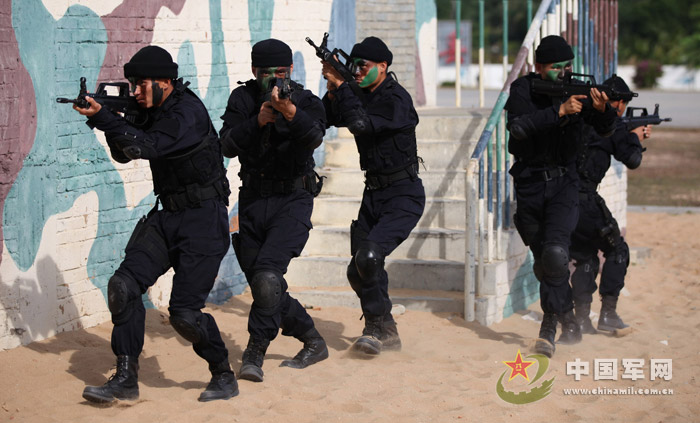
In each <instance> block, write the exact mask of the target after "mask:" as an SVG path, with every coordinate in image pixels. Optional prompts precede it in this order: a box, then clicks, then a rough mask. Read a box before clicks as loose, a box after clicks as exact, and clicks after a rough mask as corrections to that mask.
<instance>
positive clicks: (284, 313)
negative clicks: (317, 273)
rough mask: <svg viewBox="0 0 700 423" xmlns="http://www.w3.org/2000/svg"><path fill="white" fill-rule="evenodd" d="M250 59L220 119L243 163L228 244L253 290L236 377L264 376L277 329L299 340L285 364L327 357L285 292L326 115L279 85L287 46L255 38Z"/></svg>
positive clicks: (306, 97) (313, 187)
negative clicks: (247, 73)
mask: <svg viewBox="0 0 700 423" xmlns="http://www.w3.org/2000/svg"><path fill="white" fill-rule="evenodd" d="M251 58H252V71H253V75H255V79H251V80H249V81H247V82H246V83H245V84H244V85H242V86H240V87H238V88H236V89H235V90H233V92H232V93H231V96H230V97H229V100H228V105H227V106H226V112H225V113H224V115H223V116H222V117H221V118H222V119H223V120H224V125H223V128H222V129H221V143H222V148H223V152H224V155H225V156H226V157H236V156H238V160H239V161H240V163H241V171H240V173H239V176H240V177H241V182H242V186H241V189H240V193H239V197H238V213H239V223H240V231H239V233H236V234H234V235H233V246H234V249H235V251H236V256H237V257H238V262H239V263H240V265H241V269H243V272H244V273H245V275H246V279H247V280H248V284H249V285H250V288H251V291H252V294H253V304H252V306H251V308H250V315H249V317H248V332H249V333H250V339H249V341H248V345H247V347H246V349H245V351H244V352H243V360H242V361H243V363H242V365H241V370H240V372H239V378H241V379H247V380H251V381H255V382H262V380H263V370H262V365H263V359H264V357H265V353H266V351H267V347H268V345H269V344H270V341H272V340H273V339H275V337H276V336H277V333H278V332H279V330H280V328H281V329H282V335H286V336H293V337H295V338H297V339H298V340H300V341H301V342H303V343H304V347H303V348H302V349H301V351H299V353H298V354H297V355H296V356H295V357H294V358H293V359H291V360H286V361H283V362H282V366H287V367H293V368H298V369H303V368H305V367H306V366H309V365H311V364H314V363H317V362H319V361H321V360H324V359H326V358H327V357H328V348H327V347H326V343H325V341H324V340H323V338H322V337H321V335H320V334H319V333H318V331H317V330H316V328H315V327H314V322H313V320H311V316H309V314H308V313H307V312H306V310H305V309H304V307H303V306H302V305H301V304H300V303H299V301H297V300H296V299H294V298H292V297H291V296H290V295H289V293H288V292H287V282H286V281H285V280H284V274H285V273H287V266H288V265H289V262H290V261H291V259H292V258H294V257H298V256H299V254H300V253H301V251H302V249H303V248H304V245H305V244H306V241H307V240H308V239H309V230H310V229H311V212H312V210H313V199H314V196H315V195H317V194H318V193H319V192H320V188H321V187H320V183H319V182H320V181H318V180H317V175H316V173H315V172H314V159H313V151H314V149H315V148H316V147H318V146H319V145H321V142H322V140H323V135H324V134H325V131H326V128H325V124H326V122H325V121H326V119H325V113H324V110H323V104H322V103H321V100H320V99H319V98H318V97H316V96H315V95H313V94H312V93H311V91H309V90H305V89H304V87H303V86H301V85H300V84H297V83H296V82H294V81H289V84H290V87H291V91H292V92H291V95H288V93H287V92H286V91H288V90H287V89H286V88H284V87H283V86H282V85H283V84H282V83H283V82H284V80H285V79H286V78H288V76H289V75H290V74H291V72H292V69H293V67H294V65H293V63H292V50H291V49H290V48H289V46H287V44H285V43H283V42H282V41H279V40H275V39H268V40H264V41H260V42H258V43H256V44H255V45H254V46H253V49H252V52H251ZM278 83H279V84H278ZM275 85H280V86H275ZM271 86H274V88H272V90H271V91H270V90H269V88H270V87H271ZM281 88H284V89H281Z"/></svg>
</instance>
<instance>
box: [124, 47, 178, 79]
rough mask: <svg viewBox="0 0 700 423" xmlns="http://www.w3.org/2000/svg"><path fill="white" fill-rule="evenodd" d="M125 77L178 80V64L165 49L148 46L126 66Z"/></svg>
mask: <svg viewBox="0 0 700 423" xmlns="http://www.w3.org/2000/svg"><path fill="white" fill-rule="evenodd" d="M124 77H125V78H127V79H128V78H131V77H141V78H149V77H150V78H168V79H176V78H177V63H175V62H173V57H172V56H171V55H170V53H168V52H167V51H166V50H165V49H164V48H162V47H158V46H146V47H144V48H142V49H141V50H139V51H138V52H136V54H134V56H133V57H132V58H131V60H129V62H128V63H126V64H124Z"/></svg>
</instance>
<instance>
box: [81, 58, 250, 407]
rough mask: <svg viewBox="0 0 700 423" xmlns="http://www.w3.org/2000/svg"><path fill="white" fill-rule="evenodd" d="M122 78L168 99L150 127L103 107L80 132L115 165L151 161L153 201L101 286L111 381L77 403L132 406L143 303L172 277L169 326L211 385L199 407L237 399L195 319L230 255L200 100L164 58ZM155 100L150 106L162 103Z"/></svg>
mask: <svg viewBox="0 0 700 423" xmlns="http://www.w3.org/2000/svg"><path fill="white" fill-rule="evenodd" d="M124 74H125V76H126V77H127V78H139V79H143V80H146V81H147V83H149V84H150V83H153V84H154V92H155V91H157V90H158V88H155V84H156V83H155V82H151V81H150V79H151V78H155V77H164V78H168V79H170V78H172V80H171V81H172V83H173V91H172V92H171V93H170V94H169V95H168V96H167V97H166V98H165V100H164V101H163V103H162V104H161V105H160V106H154V107H151V108H149V109H148V110H147V115H148V120H147V122H146V123H145V124H144V125H142V126H139V127H136V126H134V125H132V124H130V123H129V122H127V121H126V120H124V119H123V118H122V117H119V116H117V115H115V114H113V113H111V112H110V111H109V110H107V108H106V107H103V108H102V109H100V111H99V112H98V113H97V114H95V115H94V116H92V117H91V118H90V119H89V120H88V125H90V126H91V127H95V128H97V129H100V130H101V131H104V132H105V134H106V138H107V142H108V144H109V146H110V149H111V153H112V157H113V158H114V159H115V160H116V161H118V162H120V163H126V162H128V161H130V160H132V159H146V160H148V161H149V164H150V167H151V172H152V175H153V186H154V192H155V194H156V195H157V197H158V198H157V201H156V206H155V207H154V208H153V210H151V212H150V213H149V214H148V216H147V217H144V218H143V219H142V220H141V221H140V222H139V223H138V224H137V226H136V228H135V230H134V232H133V234H132V236H131V239H130V240H129V242H128V244H127V246H126V251H125V258H124V261H123V262H122V263H121V265H120V266H119V268H118V269H117V271H116V272H115V274H114V276H113V277H112V278H111V279H110V281H109V286H108V300H109V301H108V302H109V309H110V311H111V313H112V322H113V323H114V329H113V331H112V351H113V352H114V354H115V355H116V356H117V374H116V377H115V378H113V379H110V381H109V382H107V384H105V385H104V386H102V387H87V388H86V389H85V391H84V393H83V396H84V397H85V398H86V399H88V400H90V401H96V402H105V401H111V400H113V399H114V398H119V399H134V398H136V397H138V384H137V371H138V357H139V355H140V354H141V350H142V348H143V343H144V330H145V318H146V311H145V308H144V305H143V302H142V299H141V295H142V294H144V293H145V292H146V290H147V289H148V288H149V287H150V286H152V285H153V284H154V283H155V282H156V280H157V279H158V277H160V276H161V275H163V274H164V273H165V272H166V271H167V270H168V269H170V267H172V268H173V269H174V270H175V275H174V276H173V286H172V293H171V295H170V306H169V308H168V311H169V312H170V323H171V324H172V326H173V328H174V329H175V330H176V331H177V332H178V333H179V334H180V335H181V336H182V337H184V338H185V339H186V340H187V341H189V342H191V343H192V344H193V348H194V351H195V352H196V353H197V355H199V356H200V357H202V358H204V359H205V360H206V361H207V362H208V363H209V369H210V370H211V372H212V375H213V377H212V381H211V383H210V385H209V386H208V387H207V390H206V391H205V392H203V393H202V395H201V396H200V398H199V399H200V401H209V400H213V399H227V398H230V397H231V396H234V395H236V394H237V393H238V388H237V386H236V381H235V377H234V375H233V372H232V371H231V368H230V365H229V362H228V351H227V349H226V346H225V345H224V342H223V340H222V338H221V335H220V333H219V329H218V327H217V325H216V322H215V321H214V318H213V316H211V315H210V314H207V313H202V312H201V309H202V308H203V307H204V305H205V300H206V298H207V296H208V295H209V291H210V290H211V288H212V286H213V284H214V279H215V278H216V274H217V272H218V270H219V265H220V263H221V260H222V258H223V257H224V255H225V254H226V251H227V250H228V213H227V210H226V206H227V205H228V196H229V194H230V190H229V187H228V180H227V179H226V170H225V169H224V166H223V157H222V155H221V151H220V145H219V142H218V137H217V134H216V131H215V130H214V127H213V126H212V123H211V120H210V119H209V115H208V113H207V110H206V108H205V107H204V104H203V103H202V102H201V100H200V99H199V98H198V97H197V96H196V95H195V94H194V93H193V92H192V91H190V90H189V89H187V88H186V86H185V85H184V84H183V83H182V80H181V79H180V80H175V79H174V78H176V77H177V65H176V64H175V63H173V62H172V58H171V57H170V54H169V53H167V52H166V51H165V50H163V49H161V48H160V47H155V46H148V47H145V48H143V49H142V50H140V51H139V52H138V53H136V55H134V57H133V58H132V59H131V61H130V62H129V63H127V64H126V65H125V66H124ZM160 94H162V91H160ZM160 94H158V93H156V95H155V96H154V97H157V96H158V97H160V98H162V96H161V95H160ZM154 102H155V103H158V102H159V99H156V100H155V101H154ZM158 203H160V205H161V206H162V209H161V210H158Z"/></svg>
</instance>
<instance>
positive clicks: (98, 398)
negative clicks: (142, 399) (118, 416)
mask: <svg viewBox="0 0 700 423" xmlns="http://www.w3.org/2000/svg"><path fill="white" fill-rule="evenodd" d="M83 398H84V399H86V400H88V401H90V402H93V403H96V404H107V403H111V402H115V401H117V400H119V401H134V400H137V399H139V394H138V392H137V393H136V395H128V396H121V397H115V396H105V395H100V394H98V393H97V392H90V391H83Z"/></svg>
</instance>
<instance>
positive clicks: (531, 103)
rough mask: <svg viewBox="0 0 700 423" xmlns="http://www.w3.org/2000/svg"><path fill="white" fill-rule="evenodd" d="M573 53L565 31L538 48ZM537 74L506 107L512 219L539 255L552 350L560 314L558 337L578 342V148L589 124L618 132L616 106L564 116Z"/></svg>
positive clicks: (545, 330)
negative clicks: (539, 89) (572, 251)
mask: <svg viewBox="0 0 700 423" xmlns="http://www.w3.org/2000/svg"><path fill="white" fill-rule="evenodd" d="M545 52H546V53H545ZM543 57H544V59H542V58H543ZM572 58H573V53H572V52H571V48H570V47H569V46H568V44H566V41H564V40H563V38H561V37H554V36H550V37H546V38H544V39H543V40H542V43H541V44H540V47H538V59H537V62H538V63H555V62H559V61H564V60H570V59H572ZM542 60H544V61H542ZM536 78H537V79H540V78H541V76H540V75H539V74H536V73H530V74H528V75H525V76H522V77H520V78H518V79H517V80H515V81H514V82H513V83H512V84H511V88H510V97H509V99H508V102H507V104H506V107H505V108H506V110H507V111H508V129H509V130H510V132H511V140H510V143H509V152H510V153H511V154H513V156H514V157H515V162H514V164H513V166H512V167H511V169H510V171H509V173H510V174H511V176H512V177H513V181H514V186H515V195H516V202H517V212H516V214H515V216H514V222H515V225H516V227H517V229H518V232H519V234H520V236H521V238H522V239H523V242H524V243H525V245H527V246H529V247H530V249H531V251H532V254H533V256H534V259H535V263H534V265H533V270H534V272H535V275H536V276H537V278H538V280H539V281H540V304H541V306H542V311H543V312H544V318H543V321H542V327H541V328H540V338H541V339H542V340H544V341H546V342H545V343H540V342H538V345H537V346H536V349H537V350H538V352H540V353H543V354H547V355H550V356H551V354H553V352H554V336H555V333H556V324H557V320H560V321H561V323H562V337H561V338H560V339H559V342H566V343H574V342H578V341H579V340H580V332H579V331H578V326H577V325H576V324H575V321H574V314H573V311H572V309H573V303H572V296H571V287H570V285H569V267H568V264H569V245H570V240H571V233H572V232H573V230H574V228H575V227H576V223H577V221H578V175H577V173H576V164H575V159H576V154H577V150H578V148H579V147H580V145H581V144H582V142H583V139H582V131H583V129H584V128H585V126H586V124H590V125H592V126H593V127H594V128H595V130H596V131H597V132H598V133H599V134H603V135H609V134H610V133H612V130H613V123H614V118H615V112H614V110H613V109H612V108H610V106H606V111H605V113H600V112H598V111H596V110H595V109H593V108H584V109H583V111H582V112H581V113H577V114H573V115H565V116H563V117H561V118H560V117H559V108H560V106H561V104H563V103H564V102H565V101H566V100H567V99H566V98H553V97H549V96H546V95H539V94H535V93H533V92H532V91H531V81H532V80H533V79H536Z"/></svg>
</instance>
